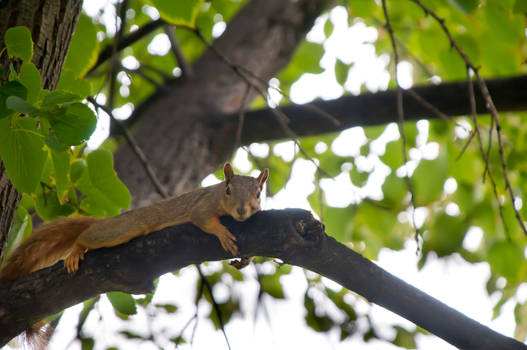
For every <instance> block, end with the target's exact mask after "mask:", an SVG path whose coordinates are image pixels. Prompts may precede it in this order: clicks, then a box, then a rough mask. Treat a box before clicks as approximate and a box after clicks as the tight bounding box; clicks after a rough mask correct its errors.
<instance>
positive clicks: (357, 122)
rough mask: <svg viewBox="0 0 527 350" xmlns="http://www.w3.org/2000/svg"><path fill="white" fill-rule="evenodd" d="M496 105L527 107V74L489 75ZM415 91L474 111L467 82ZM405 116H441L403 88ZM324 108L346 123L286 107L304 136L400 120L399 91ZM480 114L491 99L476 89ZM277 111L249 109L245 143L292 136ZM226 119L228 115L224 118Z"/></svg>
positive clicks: (449, 107)
mask: <svg viewBox="0 0 527 350" xmlns="http://www.w3.org/2000/svg"><path fill="white" fill-rule="evenodd" d="M486 83H487V86H488V88H489V91H490V94H491V95H492V97H493V99H494V104H495V105H496V108H497V109H498V110H499V111H500V112H515V111H524V110H527V76H526V75H522V76H517V77H513V78H506V79H489V80H487V81H486ZM411 90H413V91H415V92H416V93H417V94H419V95H420V96H421V97H423V98H424V99H425V100H426V101H428V102H429V103H431V104H432V105H434V106H437V107H439V108H440V110H441V112H443V113H444V114H446V115H447V116H451V117H454V116H461V115H470V113H471V112H470V99H469V96H468V92H467V82H466V81H462V82H454V83H444V84H440V85H423V86H416V87H414V88H412V89H411ZM403 100H404V114H405V120H419V119H437V118H438V115H437V114H436V113H433V112H432V111H430V110H429V109H428V108H427V107H425V106H424V105H423V104H422V103H420V102H418V101H417V100H416V99H415V98H413V97H412V96H410V94H409V93H408V91H406V90H405V91H403ZM312 104H313V105H315V106H316V107H317V108H319V109H320V110H322V111H324V112H326V113H329V114H331V115H332V116H334V117H335V118H336V119H337V120H339V121H340V122H341V125H340V126H336V125H335V124H334V123H332V122H330V121H329V120H327V118H325V117H323V116H322V115H320V113H319V112H317V111H316V109H313V108H307V107H306V106H302V105H289V106H284V107H282V108H281V109H282V111H283V112H284V113H285V114H286V115H287V116H288V117H289V119H290V123H289V124H288V126H289V127H290V128H291V130H293V131H294V132H295V133H296V134H297V135H298V136H310V135H320V134H322V133H326V132H335V131H340V130H343V129H346V128H350V127H353V126H371V125H383V124H387V123H391V122H397V113H396V111H397V104H396V90H388V91H382V92H377V93H365V94H361V95H358V96H351V95H348V96H343V97H341V98H338V99H335V100H329V101H316V102H313V103H312ZM476 108H477V112H478V113H487V109H486V107H485V100H484V98H483V97H482V96H481V94H476ZM275 119H276V118H274V116H273V114H272V111H270V110H269V109H261V110H257V111H251V112H247V113H246V114H245V123H244V127H243V131H242V143H243V144H249V143H251V142H262V141H269V140H275V139H283V138H287V135H286V134H285V132H284V131H283V128H281V127H280V125H279V123H278V122H277V121H276V120H275ZM224 122H225V120H224V119H222V120H221V123H224ZM237 123H238V116H237V115H235V114H233V115H232V116H230V119H229V122H228V124H227V125H224V127H226V128H227V129H228V130H231V129H232V130H233V131H232V132H233V135H234V132H235V131H234V130H236V127H237Z"/></svg>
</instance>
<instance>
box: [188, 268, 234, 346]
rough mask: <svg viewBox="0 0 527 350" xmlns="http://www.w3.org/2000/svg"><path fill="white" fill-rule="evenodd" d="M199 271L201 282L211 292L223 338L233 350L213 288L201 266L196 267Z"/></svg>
mask: <svg viewBox="0 0 527 350" xmlns="http://www.w3.org/2000/svg"><path fill="white" fill-rule="evenodd" d="M195 266H196V268H197V269H198V272H199V275H200V276H201V280H202V281H203V282H204V283H205V287H207V290H208V291H209V295H210V300H212V306H213V308H214V311H215V312H216V315H217V316H218V322H219V324H220V328H221V331H222V332H223V336H224V337H225V342H226V343H227V347H228V348H229V350H230V349H231V345H230V344H229V338H228V337H227V333H226V332H225V324H224V323H223V316H222V315H221V310H220V306H219V305H218V303H217V302H216V299H214V296H213V294H212V286H211V285H210V282H209V280H208V279H207V277H206V276H205V274H204V273H203V271H202V270H201V267H200V266H199V265H195Z"/></svg>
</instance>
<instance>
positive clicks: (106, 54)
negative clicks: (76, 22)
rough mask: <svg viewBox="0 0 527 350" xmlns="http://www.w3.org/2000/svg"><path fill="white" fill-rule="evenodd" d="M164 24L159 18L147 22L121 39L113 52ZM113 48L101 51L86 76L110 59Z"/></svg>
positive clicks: (107, 47) (109, 46) (111, 46)
mask: <svg viewBox="0 0 527 350" xmlns="http://www.w3.org/2000/svg"><path fill="white" fill-rule="evenodd" d="M165 24H166V22H165V21H163V20H162V19H161V18H160V19H156V20H154V21H151V22H148V23H147V24H145V25H144V26H142V27H140V28H138V29H137V30H134V31H133V32H131V33H129V34H128V35H126V36H124V37H122V38H121V39H120V40H119V42H118V43H117V45H116V47H115V50H116V51H121V50H122V49H124V48H126V47H128V46H130V45H132V44H133V43H135V42H136V41H139V40H141V39H142V38H144V37H145V36H147V35H148V34H150V33H152V32H153V31H155V30H156V29H158V28H159V27H161V26H163V25H165ZM113 46H114V45H112V44H110V45H108V46H106V47H105V48H104V49H102V50H101V52H100V53H99V57H97V62H95V64H94V65H93V67H92V68H91V69H90V71H89V72H88V74H90V73H91V72H93V71H94V70H95V69H97V67H99V66H100V65H101V64H103V63H104V62H106V61H107V60H108V59H109V58H110V57H112V55H113V53H114V48H113Z"/></svg>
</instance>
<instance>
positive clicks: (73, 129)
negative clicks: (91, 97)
mask: <svg viewBox="0 0 527 350" xmlns="http://www.w3.org/2000/svg"><path fill="white" fill-rule="evenodd" d="M50 125H51V128H52V131H51V133H50V134H51V135H52V136H53V137H56V139H57V140H58V141H59V142H60V143H61V144H63V145H66V146H74V145H79V144H81V143H82V142H83V141H85V140H87V139H89V138H90V136H91V134H92V133H93V131H95V127H96V125H97V118H96V117H95V114H94V113H93V111H92V110H91V109H90V108H89V107H88V106H86V105H85V104H82V103H72V104H71V105H69V106H68V107H67V108H66V110H65V111H64V113H63V114H59V115H57V116H54V117H52V118H50Z"/></svg>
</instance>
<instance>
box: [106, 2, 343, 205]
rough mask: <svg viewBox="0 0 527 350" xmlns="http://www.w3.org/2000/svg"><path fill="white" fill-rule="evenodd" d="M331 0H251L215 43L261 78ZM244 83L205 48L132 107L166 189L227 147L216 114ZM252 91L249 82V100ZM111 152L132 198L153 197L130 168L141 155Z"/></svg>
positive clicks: (231, 142)
mask: <svg viewBox="0 0 527 350" xmlns="http://www.w3.org/2000/svg"><path fill="white" fill-rule="evenodd" d="M331 4H332V1H327V0H317V1H313V0H301V1H284V0H253V1H251V2H249V3H248V4H247V5H246V6H245V7H244V8H242V9H241V10H240V12H239V13H238V14H237V15H236V17H235V18H233V19H232V20H231V21H230V22H229V23H228V25H227V29H226V30H225V32H224V33H223V34H222V36H221V37H220V38H218V39H217V40H216V41H215V42H214V47H216V48H217V50H218V51H219V52H221V53H222V54H224V55H225V56H227V58H228V59H229V60H230V61H231V62H232V63H234V64H236V65H238V66H242V67H244V68H246V69H248V70H250V71H251V72H253V73H254V74H255V75H256V76H258V77H260V78H262V79H263V80H264V81H267V80H269V79H270V78H272V77H273V76H275V75H276V74H277V73H278V72H279V71H280V70H281V69H282V68H283V67H284V66H285V65H286V64H287V63H288V62H289V60H290V58H291V56H292V54H293V52H294V50H295V48H296V47H297V45H298V44H299V43H300V42H301V41H302V40H303V38H304V37H305V34H306V32H307V31H308V30H309V29H310V28H311V27H312V25H313V22H314V20H315V19H316V18H317V17H318V16H319V15H320V14H321V13H322V11H323V10H324V9H326V8H327V7H329V6H330V5H331ZM246 89H247V84H246V82H245V81H244V80H242V79H241V78H240V77H239V76H238V75H237V74H236V73H235V72H234V71H233V69H232V68H231V67H229V66H228V65H227V64H225V62H223V61H222V60H220V59H219V58H218V57H217V56H216V54H215V53H214V52H212V51H211V50H208V51H207V52H205V53H204V54H203V55H202V57H200V58H199V59H198V60H197V61H196V62H195V63H194V66H193V75H192V78H190V79H188V80H186V81H184V82H181V84H178V85H176V86H170V87H167V89H165V90H166V92H165V93H163V94H161V95H157V96H156V97H155V99H153V100H152V101H150V102H147V103H146V104H144V105H143V106H140V107H138V109H137V111H140V115H141V117H142V120H141V122H140V125H139V126H138V127H136V128H135V134H134V136H135V138H136V141H137V143H138V144H139V146H140V147H141V148H142V149H143V151H144V153H145V154H146V155H147V157H148V159H149V161H150V164H151V165H152V167H153V168H154V170H155V172H156V174H158V175H160V176H161V179H160V180H161V182H162V183H163V184H164V185H165V186H166V189H167V192H169V193H170V194H171V195H172V194H177V193H181V192H183V191H188V190H192V189H194V188H196V186H197V185H199V183H200V181H201V180H202V179H203V177H205V176H206V175H207V174H209V173H210V172H212V171H213V170H214V169H215V168H216V167H217V166H218V165H220V163H221V162H223V161H225V160H226V159H227V158H228V157H229V156H231V155H232V152H233V150H234V146H235V142H236V140H235V136H234V133H233V132H232V130H229V129H224V128H222V127H219V128H218V127H217V126H215V123H214V122H216V123H217V124H221V122H222V120H225V119H222V117H223V116H224V115H225V114H229V113H234V112H237V111H238V110H239V108H240V105H241V104H242V101H243V99H244V95H245V93H246V91H247V90H246ZM264 89H265V88H264ZM255 96H256V92H255V91H254V90H252V91H251V92H250V95H249V101H250V99H252V98H254V97H255ZM115 160H116V170H117V172H118V174H119V177H120V178H121V179H123V181H124V182H125V183H126V185H127V186H128V188H130V190H131V192H132V196H133V198H134V200H135V203H134V205H135V206H137V205H143V204H145V201H151V200H153V199H155V198H156V197H157V196H156V195H155V190H154V188H153V186H152V185H151V184H150V182H149V181H148V179H147V178H146V176H145V172H144V171H143V170H136V169H138V168H139V163H138V161H137V159H136V157H135V156H134V154H133V153H132V152H131V150H130V149H129V148H128V147H127V146H126V145H124V146H123V147H121V149H119V150H118V151H117V153H116V156H115ZM138 200H140V201H141V202H138Z"/></svg>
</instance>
